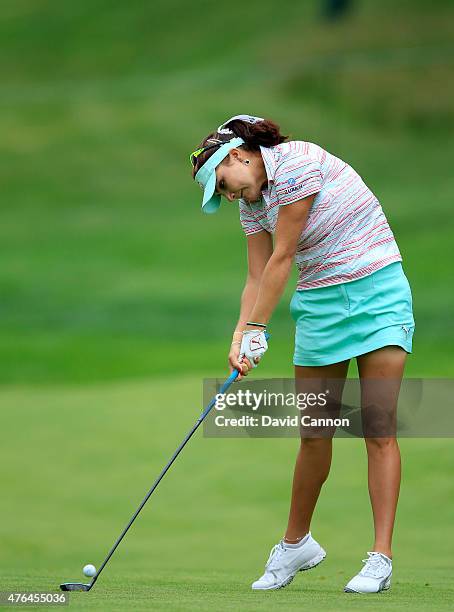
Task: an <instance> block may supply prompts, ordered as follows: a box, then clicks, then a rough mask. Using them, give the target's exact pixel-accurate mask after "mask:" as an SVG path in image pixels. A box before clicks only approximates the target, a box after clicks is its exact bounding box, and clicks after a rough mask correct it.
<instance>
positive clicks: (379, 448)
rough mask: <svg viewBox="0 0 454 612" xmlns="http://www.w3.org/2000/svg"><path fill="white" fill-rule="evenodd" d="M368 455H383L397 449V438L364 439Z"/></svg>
mask: <svg viewBox="0 0 454 612" xmlns="http://www.w3.org/2000/svg"><path fill="white" fill-rule="evenodd" d="M364 440H365V442H366V448H367V452H368V453H383V452H387V451H389V450H390V449H395V448H396V447H397V448H398V443H397V438H394V437H383V438H364Z"/></svg>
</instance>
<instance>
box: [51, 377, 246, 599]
mask: <svg viewBox="0 0 454 612" xmlns="http://www.w3.org/2000/svg"><path fill="white" fill-rule="evenodd" d="M238 374H239V372H238V370H233V372H232V373H231V374H230V376H229V377H228V378H227V380H226V381H225V382H224V383H223V385H222V386H221V388H220V389H219V391H218V393H224V392H225V391H226V390H227V389H228V388H229V387H230V385H231V384H232V383H233V382H234V381H235V380H236V378H237V377H238ZM215 403H216V396H215V397H213V399H212V400H211V401H210V403H209V404H208V406H207V407H206V408H205V410H204V411H203V412H202V414H201V415H200V416H199V418H198V419H197V421H196V423H195V425H194V426H193V427H192V429H191V431H190V432H189V433H188V434H187V436H186V437H185V439H184V440H183V442H182V443H181V444H180V446H179V447H178V448H177V450H176V451H175V452H174V453H173V455H172V457H171V459H170V461H169V462H168V463H167V465H166V466H165V468H164V469H163V470H162V472H161V473H160V474H159V476H158V478H157V479H156V480H155V482H154V484H153V486H152V487H151V489H150V490H149V491H148V493H147V494H146V496H145V497H144V499H143V501H142V503H141V504H140V506H139V507H138V508H137V510H136V511H135V512H134V514H133V516H132V518H131V520H130V521H129V523H128V524H127V525H126V527H125V528H124V529H123V531H122V533H121V535H120V537H119V538H118V540H117V541H116V542H115V544H114V545H113V546H112V548H111V550H110V552H109V554H108V555H107V557H106V558H105V559H104V562H103V564H102V565H101V567H100V568H99V570H98V571H97V572H96V574H95V575H94V576H93V578H92V581H91V582H90V583H89V584H84V583H83V582H64V583H62V584H61V585H60V589H61V590H62V591H89V590H90V589H91V588H92V587H93V586H94V584H95V582H96V581H97V580H98V578H99V575H100V574H101V572H102V570H103V569H104V568H105V566H106V565H107V563H108V562H109V559H110V558H111V556H112V555H113V554H114V552H115V550H116V549H117V547H118V545H119V544H120V542H121V541H122V539H123V538H124V537H125V535H126V533H127V531H128V529H129V528H130V527H131V525H132V524H133V522H134V521H135V520H136V518H137V516H138V514H139V512H140V511H141V510H142V508H143V507H144V506H145V504H146V503H147V501H148V499H149V498H150V496H151V494H152V493H153V491H154V490H155V489H156V487H157V486H158V484H159V483H160V482H161V480H162V479H163V478H164V476H165V474H166V473H167V471H168V470H169V468H170V466H171V465H172V463H173V462H174V461H175V459H176V458H177V457H178V455H179V454H180V452H181V451H182V450H183V448H184V447H185V445H186V443H187V442H188V441H189V440H190V438H191V437H192V435H193V434H194V432H195V431H196V430H197V428H198V427H199V425H200V424H201V423H202V422H203V420H204V419H205V417H206V416H207V415H208V414H209V413H210V411H211V409H212V408H213V406H214V405H215Z"/></svg>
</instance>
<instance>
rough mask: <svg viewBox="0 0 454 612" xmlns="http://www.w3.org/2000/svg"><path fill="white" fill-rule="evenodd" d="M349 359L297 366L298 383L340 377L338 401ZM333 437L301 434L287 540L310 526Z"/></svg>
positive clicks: (329, 458) (325, 472) (302, 532)
mask: <svg viewBox="0 0 454 612" xmlns="http://www.w3.org/2000/svg"><path fill="white" fill-rule="evenodd" d="M348 364H349V361H342V362H340V363H335V364H333V365H329V366H320V367H307V366H295V378H296V379H297V383H298V382H299V381H301V379H303V380H304V379H306V380H307V379H339V397H338V399H339V401H340V400H341V396H342V389H343V385H344V382H345V377H346V376H347V371H348ZM331 456H332V440H331V438H302V439H301V446H300V449H299V451H298V456H297V459H296V465H295V472H294V476H293V487H292V500H291V504H290V514H289V520H288V526H287V531H286V532H285V540H286V541H287V542H296V541H298V540H300V539H301V538H302V537H303V536H305V535H306V534H307V533H308V532H309V529H310V523H311V519H312V514H313V512H314V508H315V504H316V503H317V499H318V496H319V494H320V490H321V488H322V485H323V483H324V482H325V480H326V478H327V477H328V473H329V469H330V466H331Z"/></svg>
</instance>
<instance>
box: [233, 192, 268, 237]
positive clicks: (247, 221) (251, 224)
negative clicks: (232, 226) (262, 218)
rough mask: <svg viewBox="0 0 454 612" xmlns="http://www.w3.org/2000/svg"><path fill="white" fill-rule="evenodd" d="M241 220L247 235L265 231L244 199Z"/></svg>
mask: <svg viewBox="0 0 454 612" xmlns="http://www.w3.org/2000/svg"><path fill="white" fill-rule="evenodd" d="M239 208H240V222H241V226H242V228H243V230H244V233H245V234H246V236H250V235H251V234H257V233H258V232H263V231H265V228H264V227H262V226H261V225H260V223H259V222H258V221H257V219H256V218H255V217H254V213H253V212H252V211H251V209H250V207H249V206H248V205H247V204H246V202H245V201H244V200H240V206H239Z"/></svg>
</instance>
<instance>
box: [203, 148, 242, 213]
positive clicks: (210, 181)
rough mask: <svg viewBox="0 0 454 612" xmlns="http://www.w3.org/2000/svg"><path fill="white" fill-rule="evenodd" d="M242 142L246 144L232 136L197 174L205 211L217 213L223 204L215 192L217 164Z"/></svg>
mask: <svg viewBox="0 0 454 612" xmlns="http://www.w3.org/2000/svg"><path fill="white" fill-rule="evenodd" d="M242 144H244V140H243V139H242V138H232V140H229V141H228V142H226V143H225V144H223V145H221V146H220V147H219V149H218V150H217V151H216V152H215V153H213V155H212V156H211V157H210V158H209V159H208V160H207V161H206V162H205V163H204V164H203V166H202V167H201V168H200V170H199V171H198V172H197V174H196V175H195V177H194V178H195V180H196V181H197V182H198V184H199V185H200V187H201V188H202V189H203V200H202V210H203V212H204V213H215V212H216V211H217V209H218V208H219V206H220V205H221V196H220V195H218V194H215V193H214V192H215V190H216V168H217V166H219V164H220V163H221V161H222V160H223V159H225V158H226V157H227V155H228V154H229V152H230V151H231V150H232V149H234V148H235V147H239V146H240V145H242Z"/></svg>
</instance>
